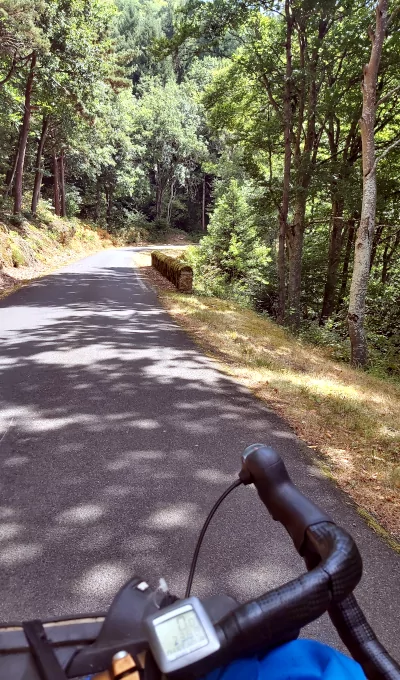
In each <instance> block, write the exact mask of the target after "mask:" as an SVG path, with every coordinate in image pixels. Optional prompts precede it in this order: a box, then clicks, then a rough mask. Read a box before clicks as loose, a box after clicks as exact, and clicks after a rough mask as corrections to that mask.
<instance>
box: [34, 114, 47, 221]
mask: <svg viewBox="0 0 400 680" xmlns="http://www.w3.org/2000/svg"><path fill="white" fill-rule="evenodd" d="M48 129H49V119H48V117H44V118H43V124H42V133H41V135H40V139H39V144H38V148H37V153H36V171H35V181H34V184H33V194H32V205H31V211H32V213H33V215H36V210H37V206H38V203H39V199H40V189H41V186H42V179H43V168H42V156H43V149H44V145H45V143H46V137H47V131H48Z"/></svg>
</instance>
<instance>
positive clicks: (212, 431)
mask: <svg viewBox="0 0 400 680" xmlns="http://www.w3.org/2000/svg"><path fill="white" fill-rule="evenodd" d="M131 257H132V256H131V253H130V251H129V249H126V250H124V251H116V252H115V253H114V254H108V255H107V254H102V255H101V256H97V257H94V258H88V259H87V260H85V261H83V262H82V263H78V264H77V265H74V266H72V267H69V268H67V269H65V270H63V271H61V272H60V273H58V274H55V275H53V276H50V277H46V278H45V279H42V280H41V281H38V282H36V283H35V284H33V285H31V286H30V287H29V288H24V289H22V290H20V291H18V292H17V293H15V294H14V295H12V296H11V297H10V298H9V299H8V300H5V301H3V302H2V303H0V342H1V350H0V397H1V413H0V470H1V481H0V492H1V502H0V570H1V575H2V579H1V580H2V596H3V597H2V603H1V605H0V617H1V618H2V619H13V620H16V619H21V618H26V617H33V616H37V615H39V614H40V615H41V616H51V615H60V614H69V613H74V612H82V611H85V610H87V611H98V610H102V609H103V608H104V607H106V606H107V605H108V603H109V602H110V599H111V598H112V596H113V594H114V593H115V591H116V589H117V588H118V587H119V586H120V585H121V584H122V583H123V582H124V580H126V579H127V578H128V577H129V576H130V575H132V574H133V573H135V572H138V573H139V574H141V575H142V576H144V577H145V578H147V579H148V580H150V581H152V582H155V581H156V580H157V579H158V577H160V576H164V577H165V578H166V579H167V581H168V583H169V584H170V586H171V589H173V590H175V591H176V592H177V593H178V594H183V591H184V585H185V579H186V577H187V573H188V568H189V564H190V560H191V555H192V551H193V548H194V545H195V541H196V539H197V535H198V531H199V529H200V527H201V524H202V522H203V520H204V518H205V516H206V514H207V512H208V509H209V508H210V507H211V505H212V504H213V502H214V501H215V500H216V498H217V497H218V496H219V494H220V493H221V492H222V491H223V490H224V489H225V488H226V486H227V485H228V484H229V483H230V482H231V480H232V479H233V478H234V477H235V475H236V473H237V471H238V468H239V464H240V454H241V452H242V451H243V449H244V447H245V446H247V445H248V444H250V443H252V442H254V441H265V442H266V443H268V444H271V445H273V446H275V447H276V448H277V449H278V450H279V451H280V452H281V454H282V455H283V456H284V457H285V459H286V460H287V461H288V463H289V468H290V469H291V471H292V472H293V475H294V476H296V478H297V479H298V480H299V481H300V485H301V486H302V488H303V489H304V490H305V491H306V492H307V493H310V494H311V495H312V496H313V498H314V499H315V500H316V501H317V502H318V501H319V502H321V504H323V505H324V506H325V507H326V508H327V509H328V511H331V512H333V514H334V515H337V513H338V512H343V508H342V505H343V503H342V499H341V497H340V496H339V495H338V494H335V493H332V492H331V490H330V489H329V490H328V483H327V482H326V481H324V480H321V479H320V478H319V477H318V475H317V474H314V475H313V474H311V475H310V474H308V468H307V465H306V463H305V459H304V458H303V454H302V453H301V452H300V449H299V445H298V443H297V441H296V439H295V437H294V436H293V434H292V432H291V431H290V430H289V429H288V428H287V427H286V426H284V424H283V423H282V421H281V420H280V419H279V418H277V417H276V416H275V415H274V414H273V413H272V412H271V411H270V410H269V409H267V408H266V407H264V406H262V405H261V404H260V403H259V402H257V401H256V400H255V399H254V398H253V397H251V395H249V393H248V392H247V391H246V390H244V389H243V388H241V387H239V386H238V385H236V384H235V383H233V382H232V381H231V380H229V379H228V378H226V377H224V376H223V375H221V374H220V373H219V372H218V371H217V370H216V369H215V367H214V366H213V365H212V363H211V362H210V361H209V360H208V359H207V358H206V357H204V356H202V355H201V354H199V353H198V351H197V349H196V348H195V347H194V345H193V344H192V343H191V341H190V340H189V339H188V338H187V337H186V335H185V334H184V333H183V332H182V331H181V330H180V329H179V328H178V327H177V326H176V325H175V323H174V322H173V321H172V320H171V318H170V317H169V316H168V315H167V314H166V313H165V312H164V311H163V310H162V309H161V308H160V306H159V304H158V302H157V300H156V297H155V295H154V293H153V292H151V291H149V290H148V289H146V288H145V287H144V284H143V283H142V282H141V281H140V280H139V279H138V278H137V275H136V274H135V273H134V271H133V270H132V269H131V267H130V264H131V262H130V260H131ZM346 513H347V510H346ZM349 517H350V520H349V522H350V521H351V522H352V523H353V522H355V526H356V527H359V526H361V525H359V524H358V520H357V519H356V515H355V514H354V513H352V512H350V513H349ZM301 570H302V565H301V561H300V559H299V558H298V557H297V556H296V555H295V553H294V550H293V548H292V547H291V543H290V541H289V539H288V538H287V537H286V535H285V533H284V531H283V530H282V529H280V528H279V527H278V526H276V525H275V524H274V523H273V522H271V521H270V520H269V519H268V517H267V515H266V513H265V510H264V509H263V507H262V506H261V504H260V503H259V501H258V499H257V496H256V494H255V493H254V491H253V490H251V489H240V490H238V491H236V492H235V494H234V495H232V496H231V497H230V498H229V499H228V500H227V501H226V503H225V504H224V506H223V507H222V508H221V510H220V511H219V514H218V515H217V516H216V518H215V519H214V520H213V524H212V526H211V528H210V530H209V534H208V536H207V538H206V540H205V543H204V548H203V550H202V553H201V558H200V562H199V570H198V576H197V578H196V582H195V591H196V592H197V594H206V593H211V592H218V591H219V592H221V591H224V592H227V593H228V594H233V595H235V596H236V597H238V598H239V599H245V598H247V597H249V596H251V595H256V594H258V593H261V592H262V591H265V590H266V589H268V588H270V587H273V586H275V585H277V584H279V583H282V582H284V581H286V580H287V579H289V578H291V577H293V576H294V575H296V574H298V573H300V571H301ZM393 616H395V613H394V612H393ZM314 630H318V631H319V634H320V635H321V636H324V635H325V639H327V636H329V639H333V636H332V635H331V633H330V632H329V633H327V628H326V624H325V623H322V624H316V626H315V627H314Z"/></svg>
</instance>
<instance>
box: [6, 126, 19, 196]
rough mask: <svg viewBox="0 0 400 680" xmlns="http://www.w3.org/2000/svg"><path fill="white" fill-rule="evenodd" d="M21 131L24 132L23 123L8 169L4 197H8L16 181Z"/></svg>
mask: <svg viewBox="0 0 400 680" xmlns="http://www.w3.org/2000/svg"><path fill="white" fill-rule="evenodd" d="M21 132H22V125H21V127H20V129H19V133H18V139H17V146H16V149H15V153H14V154H13V156H12V158H11V159H10V168H9V170H8V171H7V174H6V181H5V184H6V188H5V191H4V198H6V197H7V196H8V195H9V194H10V193H11V189H12V185H13V183H14V177H15V172H16V170H17V163H18V156H19V145H20V141H21Z"/></svg>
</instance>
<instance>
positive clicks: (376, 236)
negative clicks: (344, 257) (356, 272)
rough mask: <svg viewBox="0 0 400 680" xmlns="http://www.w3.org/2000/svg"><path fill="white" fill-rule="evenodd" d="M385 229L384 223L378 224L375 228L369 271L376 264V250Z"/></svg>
mask: <svg viewBox="0 0 400 680" xmlns="http://www.w3.org/2000/svg"><path fill="white" fill-rule="evenodd" d="M383 230H384V225H383V224H380V225H379V226H378V228H377V229H376V230H375V234H374V238H373V241H372V248H371V257H370V262H369V271H371V269H372V267H373V266H374V262H375V257H376V251H377V249H378V246H379V243H380V241H381V238H382V234H383Z"/></svg>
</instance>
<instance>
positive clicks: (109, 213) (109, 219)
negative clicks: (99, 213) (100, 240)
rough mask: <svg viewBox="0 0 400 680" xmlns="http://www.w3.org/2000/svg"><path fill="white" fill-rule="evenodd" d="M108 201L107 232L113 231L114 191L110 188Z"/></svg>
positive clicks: (107, 192) (107, 191)
mask: <svg viewBox="0 0 400 680" xmlns="http://www.w3.org/2000/svg"><path fill="white" fill-rule="evenodd" d="M106 201H107V213H106V222H107V231H111V223H112V209H113V191H112V189H110V188H108V189H106Z"/></svg>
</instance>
